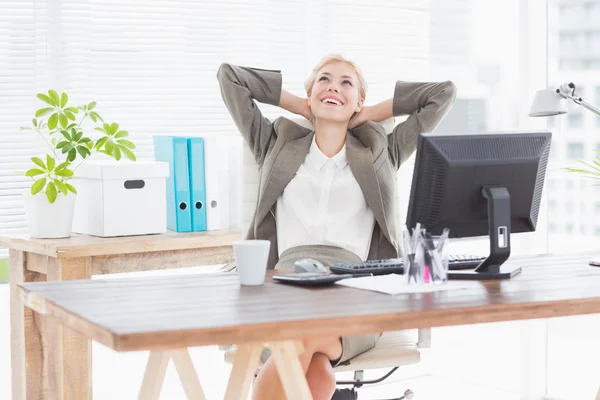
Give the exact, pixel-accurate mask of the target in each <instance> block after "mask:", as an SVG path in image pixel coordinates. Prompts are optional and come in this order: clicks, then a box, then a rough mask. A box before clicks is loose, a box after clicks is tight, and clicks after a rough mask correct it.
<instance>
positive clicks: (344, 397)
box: [331, 389, 358, 400]
mask: <svg viewBox="0 0 600 400" xmlns="http://www.w3.org/2000/svg"><path fill="white" fill-rule="evenodd" d="M331 400H358V393H356V390H354V389H336V390H335V392H334V393H333V397H332V398H331Z"/></svg>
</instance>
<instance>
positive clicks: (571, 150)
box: [567, 143, 583, 160]
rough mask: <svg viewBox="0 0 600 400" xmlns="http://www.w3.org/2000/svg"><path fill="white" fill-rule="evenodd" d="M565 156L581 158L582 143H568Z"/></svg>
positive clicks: (575, 158)
mask: <svg viewBox="0 0 600 400" xmlns="http://www.w3.org/2000/svg"><path fill="white" fill-rule="evenodd" d="M567 158H569V159H571V160H580V159H582V158H583V143H569V144H568V147H567Z"/></svg>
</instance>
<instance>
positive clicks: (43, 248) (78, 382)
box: [0, 231, 241, 400]
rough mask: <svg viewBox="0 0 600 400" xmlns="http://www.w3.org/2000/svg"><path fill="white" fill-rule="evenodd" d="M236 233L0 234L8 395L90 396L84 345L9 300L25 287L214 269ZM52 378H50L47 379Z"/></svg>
mask: <svg viewBox="0 0 600 400" xmlns="http://www.w3.org/2000/svg"><path fill="white" fill-rule="evenodd" d="M240 237H241V234H240V233H239V232H236V231H212V232H199V233H174V232H169V233H166V234H162V235H145V236H130V237H117V238H98V237H92V236H86V235H74V236H73V237H71V238H68V239H29V238H28V237H27V236H0V247H8V248H9V249H10V260H9V263H10V296H11V304H10V307H11V308H10V321H11V349H12V357H11V369H12V398H13V399H14V400H22V399H46V398H47V393H48V391H49V390H51V391H52V392H54V393H58V392H63V393H64V398H65V399H77V400H85V399H91V397H92V391H91V379H92V373H91V363H92V361H91V342H90V340H89V338H86V337H83V336H81V335H79V334H77V333H75V332H73V331H71V330H70V329H69V328H65V329H64V330H63V329H62V328H61V326H60V325H56V324H52V323H47V321H46V320H45V318H40V316H39V315H37V314H34V313H32V312H31V310H29V309H24V308H23V304H22V303H21V302H19V301H15V299H16V295H17V286H18V285H19V284H21V283H24V282H38V281H66V280H73V279H90V278H91V276H92V275H98V274H111V273H119V272H133V271H145V270H152V269H166V268H177V267H190V266H197V265H210V264H221V263H228V262H231V261H233V252H232V246H231V245H232V242H233V241H234V240H237V239H239V238H240ZM47 377H53V379H50V380H48V379H46V378H47Z"/></svg>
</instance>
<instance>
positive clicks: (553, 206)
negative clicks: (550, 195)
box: [548, 200, 556, 212]
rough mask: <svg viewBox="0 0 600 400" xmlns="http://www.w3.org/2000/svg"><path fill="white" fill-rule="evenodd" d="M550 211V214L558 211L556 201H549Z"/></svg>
mask: <svg viewBox="0 0 600 400" xmlns="http://www.w3.org/2000/svg"><path fill="white" fill-rule="evenodd" d="M548 211H550V212H554V211H556V200H549V201H548Z"/></svg>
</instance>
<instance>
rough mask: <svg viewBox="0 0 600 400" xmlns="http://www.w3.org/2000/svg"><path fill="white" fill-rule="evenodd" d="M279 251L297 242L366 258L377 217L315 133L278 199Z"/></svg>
mask: <svg viewBox="0 0 600 400" xmlns="http://www.w3.org/2000/svg"><path fill="white" fill-rule="evenodd" d="M276 214H277V215H276V221H277V244H278V250H279V255H281V253H283V252H284V251H285V250H287V249H289V248H291V247H295V246H301V245H314V244H323V245H330V246H337V247H342V248H344V249H346V250H349V251H351V252H353V253H355V254H356V255H358V256H359V257H360V258H361V259H362V260H366V259H367V256H368V254H369V247H370V245H371V236H372V234H373V227H374V224H375V218H374V217H373V212H372V211H371V209H370V208H369V206H368V205H367V202H366V200H365V196H364V195H363V193H362V190H361V188H360V186H359V185H358V182H356V179H355V178H354V175H353V174H352V171H350V166H349V165H348V162H347V159H346V145H344V147H343V148H342V150H340V152H339V153H338V154H336V155H335V156H333V157H332V158H328V157H327V156H326V155H325V154H323V152H321V150H320V149H319V147H318V146H317V142H316V140H315V138H314V136H313V141H312V144H311V147H310V151H309V153H308V155H307V156H306V159H305V160H304V162H303V163H302V165H301V166H300V168H299V169H298V172H296V175H295V176H294V178H292V180H291V181H290V183H289V184H288V185H287V186H286V188H285V190H284V191H283V193H282V194H281V196H279V199H277V208H276Z"/></svg>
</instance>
